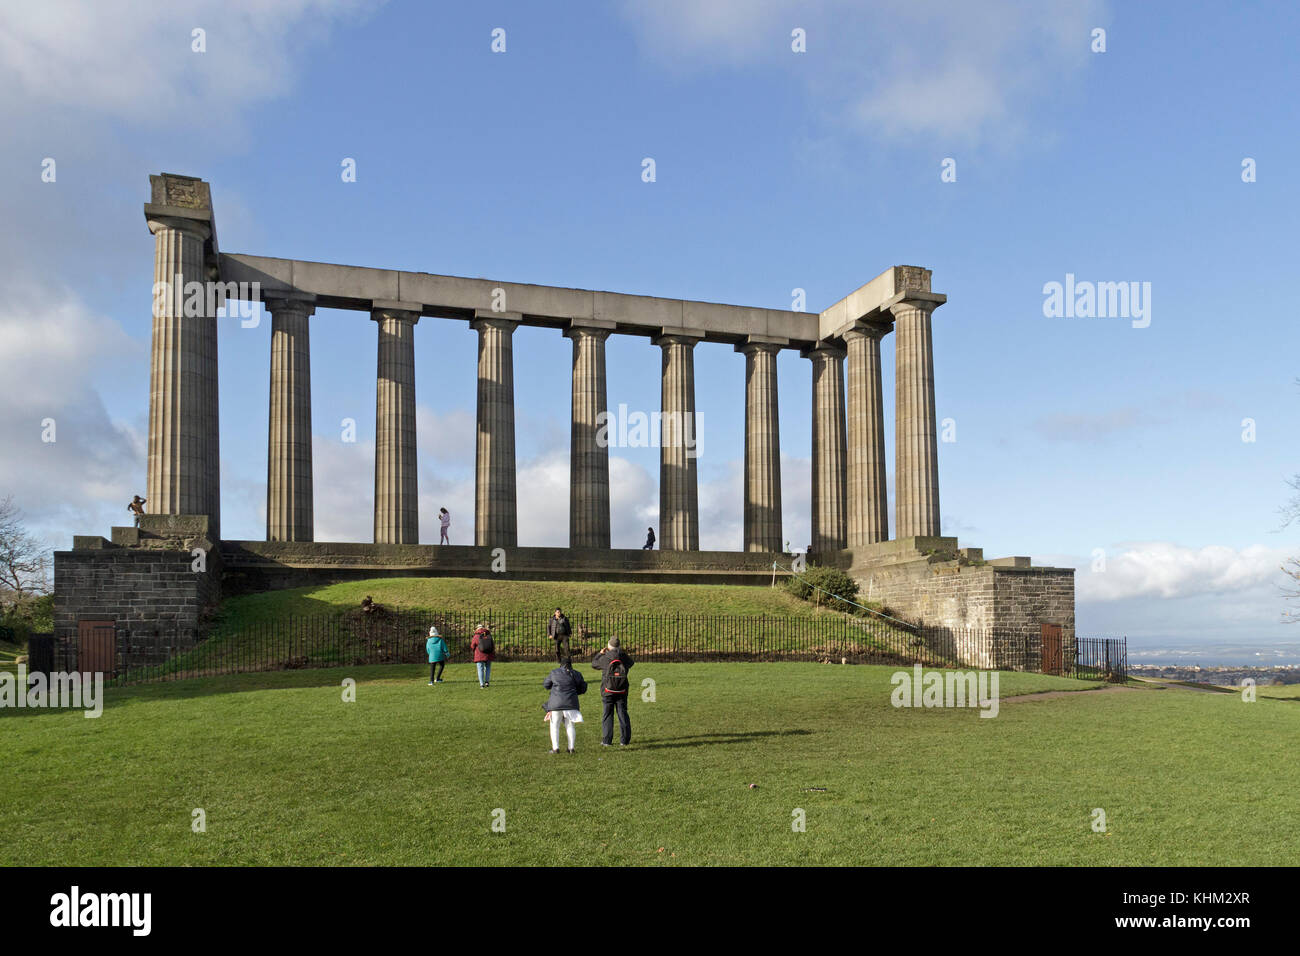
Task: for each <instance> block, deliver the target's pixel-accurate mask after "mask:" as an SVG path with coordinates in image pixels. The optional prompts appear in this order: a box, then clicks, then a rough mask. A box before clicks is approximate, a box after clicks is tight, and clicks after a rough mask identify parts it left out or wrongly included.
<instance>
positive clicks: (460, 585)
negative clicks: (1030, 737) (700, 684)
mask: <svg viewBox="0 0 1300 956" xmlns="http://www.w3.org/2000/svg"><path fill="white" fill-rule="evenodd" d="M367 595H369V596H371V597H372V598H373V599H374V600H375V601H376V602H377V603H378V604H379V605H380V606H381V607H382V611H380V612H379V613H376V614H373V615H363V614H362V613H361V612H360V609H359V606H360V603H361V599H362V598H363V597H365V596H367ZM556 606H559V607H562V608H564V609H565V611H566V613H567V614H568V615H569V617H570V619H571V621H572V623H573V627H574V635H573V638H572V641H571V646H572V649H573V653H574V654H575V656H578V657H584V656H590V655H591V654H592V653H594V651H595V649H596V648H598V647H600V646H603V644H604V642H605V641H606V640H607V639H608V638H609V637H612V636H615V635H617V636H618V637H619V638H620V639H621V640H623V642H624V646H625V647H628V648H629V650H632V651H633V652H634V653H641V654H647V655H658V656H659V657H661V658H664V657H674V656H677V657H679V658H680V655H681V654H683V653H684V654H686V655H687V656H688V657H689V656H690V655H696V656H697V657H698V655H699V654H701V653H715V652H723V653H728V654H731V655H732V656H733V658H740V659H763V658H764V657H766V658H767V659H772V657H773V656H774V655H777V654H781V655H789V654H794V655H796V656H804V657H805V658H809V659H821V658H825V657H830V658H834V659H839V658H840V657H841V656H844V655H847V656H849V657H850V658H852V659H853V660H855V661H857V660H860V659H862V658H866V659H870V660H873V661H875V662H879V661H885V660H891V659H895V658H898V657H899V655H900V652H904V653H905V656H906V658H907V659H909V660H910V659H911V658H912V656H913V655H912V654H911V653H910V650H909V649H910V647H911V645H912V644H913V643H914V638H915V636H914V635H913V634H912V633H911V632H909V631H906V630H899V629H897V628H895V627H893V626H891V625H890V624H888V623H885V622H881V621H878V620H876V619H874V618H873V619H868V618H854V617H850V616H849V615H845V614H843V613H841V612H838V611H833V610H830V609H828V608H825V607H819V606H816V605H813V604H810V603H808V602H806V601H803V600H801V599H799V598H797V597H795V596H793V595H792V594H790V593H789V592H788V591H787V590H786V589H785V588H783V587H776V588H767V587H739V586H734V585H731V586H728V585H689V584H624V583H609V584H601V583H589V582H574V583H564V582H532V581H495V580H491V579H488V580H480V579H477V578H376V579H370V580H365V581H356V582H350V583H346V584H334V585H328V586H319V587H306V588H297V589H293V590H284V591H271V592H264V593H259V594H251V595H245V596H240V597H233V598H230V599H228V600H227V601H226V602H225V603H224V604H223V606H222V607H221V609H220V612H219V613H218V615H217V617H216V619H215V621H214V622H213V627H212V629H211V631H210V636H209V637H208V639H207V640H205V641H204V642H203V643H201V644H200V645H199V646H198V647H196V648H194V649H193V650H191V651H186V652H184V653H182V654H181V655H179V656H178V657H176V658H174V659H173V660H172V661H171V662H169V664H168V665H167V666H166V668H164V669H165V670H166V671H167V672H168V673H175V674H180V675H182V676H190V677H200V676H208V675H213V674H221V673H233V672H238V671H248V670H257V669H266V668H267V667H274V666H277V665H279V664H281V663H283V664H284V665H285V666H290V667H309V666H332V665H337V664H340V663H343V662H351V663H352V664H353V665H360V664H387V663H409V662H414V661H418V660H423V659H425V658H424V641H425V638H426V636H427V631H428V627H429V625H430V624H431V623H435V624H437V625H438V627H439V628H440V629H441V630H442V632H443V634H444V636H445V637H446V638H447V641H448V644H449V646H450V647H451V651H452V654H453V659H464V658H465V657H467V656H468V654H469V639H470V635H471V633H472V632H473V629H474V625H475V622H477V621H479V620H485V621H489V622H491V624H492V626H493V633H494V635H495V638H496V643H497V646H498V652H499V653H501V654H503V655H504V656H506V657H509V658H513V659H515V660H521V659H548V658H549V657H550V656H551V654H552V653H553V651H552V650H551V646H550V644H549V642H548V641H547V639H546V621H547V619H548V618H549V616H550V613H551V610H552V609H553V608H555V607H556ZM937 654H938V652H935V653H934V654H932V655H931V659H933V660H934V661H935V662H936V663H938V662H942V661H944V660H948V658H946V657H942V656H935V655H937ZM156 673H157V668H147V669H145V670H144V671H140V670H135V671H132V673H131V675H128V676H126V677H124V678H123V679H124V680H126V681H134V680H135V679H137V678H138V677H139V676H141V675H149V674H156Z"/></svg>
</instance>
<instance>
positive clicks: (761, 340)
mask: <svg viewBox="0 0 1300 956" xmlns="http://www.w3.org/2000/svg"><path fill="white" fill-rule="evenodd" d="M789 345H790V340H789V339H776V338H769V337H767V336H762V335H751V336H749V337H748V339H747V340H746V341H744V342H737V343H736V351H737V352H739V353H740V354H741V355H750V354H752V353H755V352H765V353H767V354H769V355H776V354H777V353H778V352H780V351H781V350H782V349H783V348H787V347H788V346H789Z"/></svg>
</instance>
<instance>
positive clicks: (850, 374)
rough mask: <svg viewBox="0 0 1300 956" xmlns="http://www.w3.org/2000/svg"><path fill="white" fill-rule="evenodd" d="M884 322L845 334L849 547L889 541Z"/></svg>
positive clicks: (885, 324) (887, 328)
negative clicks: (882, 347)
mask: <svg viewBox="0 0 1300 956" xmlns="http://www.w3.org/2000/svg"><path fill="white" fill-rule="evenodd" d="M888 332H889V325H888V324H887V323H884V322H878V323H871V324H863V325H859V326H857V327H855V328H852V329H849V330H848V331H847V332H845V333H844V341H845V344H846V345H847V347H848V358H847V378H848V386H847V393H846V395H847V414H846V418H847V438H848V441H847V445H846V451H847V457H848V464H847V468H846V472H847V475H848V481H847V483H848V489H847V494H848V546H849V547H850V548H857V547H861V546H862V545H865V544H873V543H875V542H877V541H888V540H889V498H888V491H887V489H886V484H885V408H884V398H883V391H884V387H883V385H882V378H881V367H880V340H881V339H882V338H883V337H884V336H885V335H886V334H888Z"/></svg>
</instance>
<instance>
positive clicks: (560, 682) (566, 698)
mask: <svg viewBox="0 0 1300 956" xmlns="http://www.w3.org/2000/svg"><path fill="white" fill-rule="evenodd" d="M542 686H543V687H545V688H546V689H547V690H549V691H550V692H551V696H550V697H548V698H547V700H546V719H547V720H549V721H550V722H551V753H553V754H558V753H559V752H560V726H561V725H563V726H564V735H565V737H566V738H567V739H568V741H569V753H573V744H574V741H575V739H576V736H577V725H578V724H580V723H582V711H580V710H579V709H578V697H579V696H581V695H582V694H585V693H586V692H587V681H586V680H585V679H584V678H583V676H582V675H581V674H579V673H578V672H577V671H575V670H574V669H573V658H571V657H566V658H565V659H564V660H562V661H560V666H559V667H557V668H555V670H553V671H551V672H550V673H549V674H547V675H546V680H544V681H542Z"/></svg>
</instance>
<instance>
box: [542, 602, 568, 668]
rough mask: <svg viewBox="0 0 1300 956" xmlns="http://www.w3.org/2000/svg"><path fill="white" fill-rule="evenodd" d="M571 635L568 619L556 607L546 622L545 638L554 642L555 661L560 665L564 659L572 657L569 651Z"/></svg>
mask: <svg viewBox="0 0 1300 956" xmlns="http://www.w3.org/2000/svg"><path fill="white" fill-rule="evenodd" d="M572 633H573V629H572V628H571V627H570V626H569V619H568V618H567V617H565V616H564V612H563V611H561V610H560V609H559V608H558V607H557V608H556V609H555V613H554V614H552V615H551V619H550V620H549V621H547V622H546V636H547V637H549V638H550V639H551V640H553V641H554V642H555V660H556V661H557V662H558V663H560V664H563V663H564V659H565V658H566V657H569V658H571V657H572V656H573V655H572V653H571V652H570V651H569V635H570V634H572Z"/></svg>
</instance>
